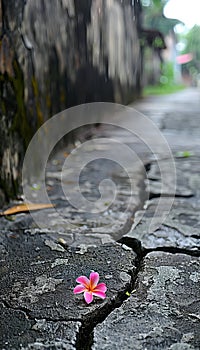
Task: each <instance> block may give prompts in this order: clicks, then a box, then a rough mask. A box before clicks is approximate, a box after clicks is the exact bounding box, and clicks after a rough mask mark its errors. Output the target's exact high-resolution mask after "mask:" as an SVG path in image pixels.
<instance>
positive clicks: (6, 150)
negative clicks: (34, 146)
mask: <svg viewBox="0 0 200 350" xmlns="http://www.w3.org/2000/svg"><path fill="white" fill-rule="evenodd" d="M139 12H140V3H139V1H138V0H135V1H131V0H124V1H120V0H106V1H105V0H84V1H82V0H48V1H44V0H27V1H25V0H9V1H7V0H1V1H0V33H1V40H0V125H1V128H0V139H1V144H0V169H1V173H0V185H1V190H0V204H1V203H3V201H4V200H5V199H6V200H8V199H9V198H11V197H15V196H16V194H17V191H18V183H19V179H20V169H21V166H22V161H23V154H24V151H25V149H26V147H27V145H28V143H29V141H30V139H31V137H32V135H33V134H34V132H35V131H36V130H37V128H38V127H39V126H40V125H41V124H42V123H44V121H45V120H47V119H48V118H49V117H51V116H52V115H54V114H55V113H57V112H59V111H61V110H63V109H65V108H67V107H70V106H73V105H77V104H81V103H84V102H92V101H115V102H118V103H124V104H126V103H128V102H130V101H132V100H133V99H134V98H135V97H137V95H138V94H139V92H140V88H141V86H140V79H141V51H140V45H139V39H138V27H139V25H140V21H139V19H138V18H139Z"/></svg>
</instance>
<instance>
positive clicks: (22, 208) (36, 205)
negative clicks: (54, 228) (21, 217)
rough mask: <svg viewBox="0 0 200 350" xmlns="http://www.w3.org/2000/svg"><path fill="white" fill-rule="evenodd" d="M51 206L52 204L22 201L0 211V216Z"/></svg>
mask: <svg viewBox="0 0 200 350" xmlns="http://www.w3.org/2000/svg"><path fill="white" fill-rule="evenodd" d="M53 207H54V204H45V203H22V204H18V205H15V206H14V207H11V208H9V209H6V210H4V211H2V212H0V215H1V216H6V215H13V214H17V213H22V212H27V211H31V210H40V209H47V208H53Z"/></svg>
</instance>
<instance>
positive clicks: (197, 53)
mask: <svg viewBox="0 0 200 350" xmlns="http://www.w3.org/2000/svg"><path fill="white" fill-rule="evenodd" d="M184 39H185V40H186V47H185V49H184V50H183V52H182V53H183V54H185V53H192V55H193V60H192V61H190V62H188V63H186V64H185V65H184V66H185V67H184V69H185V70H188V71H189V72H190V73H192V74H193V73H195V71H196V73H197V72H200V26H198V25H195V26H194V27H193V28H192V29H191V30H190V31H189V32H188V33H187V34H186V35H185V38H184Z"/></svg>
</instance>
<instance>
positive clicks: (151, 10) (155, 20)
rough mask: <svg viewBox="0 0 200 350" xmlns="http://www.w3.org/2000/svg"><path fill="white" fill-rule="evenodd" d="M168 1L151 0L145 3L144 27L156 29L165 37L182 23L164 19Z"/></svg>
mask: <svg viewBox="0 0 200 350" xmlns="http://www.w3.org/2000/svg"><path fill="white" fill-rule="evenodd" d="M167 1H168V0H149V2H148V3H147V2H144V1H143V14H144V23H143V26H144V27H145V28H148V29H156V30H159V31H160V32H161V33H163V35H167V34H168V33H169V32H170V31H172V30H173V28H174V26H175V25H176V24H178V23H181V22H180V21H178V20H176V19H170V18H166V17H164V15H163V9H164V7H165V5H166V3H167ZM147 4H148V5H147Z"/></svg>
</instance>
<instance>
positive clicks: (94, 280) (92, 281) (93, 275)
mask: <svg viewBox="0 0 200 350" xmlns="http://www.w3.org/2000/svg"><path fill="white" fill-rule="evenodd" d="M98 282H99V274H98V273H97V272H91V274H90V287H91V288H92V289H93V288H95V287H96V285H97V283H98Z"/></svg>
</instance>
